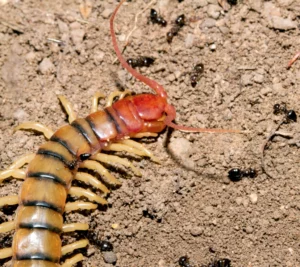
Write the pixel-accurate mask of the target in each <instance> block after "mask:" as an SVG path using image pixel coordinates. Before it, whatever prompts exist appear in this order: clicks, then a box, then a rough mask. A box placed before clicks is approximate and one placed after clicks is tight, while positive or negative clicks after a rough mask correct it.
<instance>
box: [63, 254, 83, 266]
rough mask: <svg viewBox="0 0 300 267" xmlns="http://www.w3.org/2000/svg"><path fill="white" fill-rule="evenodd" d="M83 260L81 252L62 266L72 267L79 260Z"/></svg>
mask: <svg viewBox="0 0 300 267" xmlns="http://www.w3.org/2000/svg"><path fill="white" fill-rule="evenodd" d="M80 261H83V255H82V254H81V253H78V254H76V255H75V256H73V257H72V258H70V259H67V260H66V261H65V263H64V264H62V265H61V267H72V266H74V265H75V264H76V263H77V262H80Z"/></svg>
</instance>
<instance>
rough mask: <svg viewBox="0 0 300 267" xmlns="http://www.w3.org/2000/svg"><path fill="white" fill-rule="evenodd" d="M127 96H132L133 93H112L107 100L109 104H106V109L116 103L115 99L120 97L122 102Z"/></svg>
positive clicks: (127, 91)
mask: <svg viewBox="0 0 300 267" xmlns="http://www.w3.org/2000/svg"><path fill="white" fill-rule="evenodd" d="M126 95H131V91H130V90H125V91H124V92H121V91H114V92H112V93H111V94H110V95H109V96H108V98H107V103H106V106H105V107H110V106H111V105H112V103H113V102H114V98H115V97H119V100H120V99H122V98H124V97H125V96H126Z"/></svg>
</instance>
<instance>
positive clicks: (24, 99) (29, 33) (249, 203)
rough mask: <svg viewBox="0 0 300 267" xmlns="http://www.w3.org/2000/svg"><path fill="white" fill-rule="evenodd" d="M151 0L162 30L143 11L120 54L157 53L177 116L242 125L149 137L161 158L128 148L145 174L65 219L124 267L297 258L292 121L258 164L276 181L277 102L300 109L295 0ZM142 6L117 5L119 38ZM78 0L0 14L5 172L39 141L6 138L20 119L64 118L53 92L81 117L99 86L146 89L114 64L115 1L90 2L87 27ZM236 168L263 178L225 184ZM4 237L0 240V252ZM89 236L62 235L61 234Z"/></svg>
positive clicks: (93, 249)
mask: <svg viewBox="0 0 300 267" xmlns="http://www.w3.org/2000/svg"><path fill="white" fill-rule="evenodd" d="M2 2H5V1H1V3H2ZM152 2H153V3H152V4H151V5H150V7H151V8H155V9H156V10H158V11H159V13H160V14H161V15H162V16H163V17H164V18H165V19H166V20H167V21H168V26H167V27H166V28H163V27H161V26H160V25H157V24H155V25H154V24H152V23H149V13H150V9H149V8H150V7H149V8H148V9H147V10H146V11H145V12H144V13H143V14H141V16H140V17H139V18H138V22H137V28H136V30H135V31H134V32H133V34H132V35H131V36H130V39H129V40H130V45H129V46H128V47H127V49H126V51H125V53H124V55H125V57H127V58H129V57H131V58H133V57H137V56H151V57H154V58H155V62H154V64H153V65H152V66H150V67H148V68H146V67H143V68H141V69H140V71H141V72H142V73H143V74H145V75H147V76H149V77H151V78H153V79H155V80H157V81H158V82H160V83H161V84H163V85H164V86H165V88H166V90H167V92H168V94H169V100H170V102H171V103H172V104H173V105H174V106H175V107H176V110H177V112H178V114H177V123H178V124H184V125H190V126H195V127H206V128H224V129H237V130H242V131H245V132H244V133H242V134H232V133H231V134H228V133H226V134H205V133H200V134H199V133H198V134H197V133H182V132H179V131H173V132H165V133H162V134H161V135H160V136H159V137H158V138H157V139H145V140H144V141H143V143H144V145H145V146H146V147H147V148H149V149H150V150H151V151H153V153H154V154H155V155H156V156H157V157H158V158H159V159H160V160H161V164H156V163H154V162H152V161H150V160H149V159H147V158H139V157H132V156H131V155H123V156H124V157H127V158H129V159H130V160H132V162H133V164H134V165H135V166H137V167H139V168H140V169H141V171H142V173H143V175H142V177H135V176H134V175H133V174H132V172H130V171H129V170H125V169H123V168H114V169H112V173H114V174H115V175H116V176H118V177H120V179H121V180H122V182H123V185H122V186H121V187H120V188H118V189H117V190H114V191H112V193H111V195H110V196H109V197H108V201H109V203H110V205H109V207H108V208H107V210H103V209H101V208H99V209H98V210H95V211H93V212H90V213H84V212H77V213H71V214H67V215H66V216H65V219H66V221H67V222H71V221H83V222H88V223H89V224H90V225H91V227H92V229H93V232H94V233H95V236H94V238H95V237H96V238H99V239H102V240H109V241H110V242H111V243H112V244H113V246H114V250H113V252H114V253H115V255H116V256H117V263H116V265H115V266H120V267H135V266H137V267H142V266H143V267H154V266H159V267H173V266H179V265H178V259H179V257H181V256H185V255H186V256H188V257H189V259H190V264H191V266H202V265H204V264H208V263H209V262H211V261H213V260H214V259H218V258H225V257H226V258H229V259H231V261H232V266H234V267H235V266H241V267H243V266H248V267H251V266H252V267H258V266H259V267H264V266H266V267H267V266H272V267H274V266H300V234H299V233H300V212H299V210H300V185H299V181H300V175H299V173H300V168H299V154H300V150H299V140H300V135H299V132H300V127H299V123H289V124H283V125H282V126H281V127H280V129H279V131H280V132H281V134H282V135H281V136H275V137H274V138H273V139H272V142H269V145H268V149H267V150H266V151H265V164H266V170H267V171H268V173H269V174H270V175H271V176H272V178H271V177H269V176H267V175H266V174H265V173H264V172H262V170H261V154H262V149H261V147H262V145H263V144H264V142H265V140H266V138H267V136H268V135H269V134H270V133H271V132H272V130H273V129H275V128H276V125H278V123H279V122H280V120H281V119H282V118H283V117H284V115H283V114H281V115H274V114H273V105H274V104H275V103H282V102H285V103H286V105H287V107H288V109H293V110H295V111H296V113H298V112H299V110H300V106H299V87H300V62H298V61H296V62H295V64H294V65H293V66H292V67H291V68H290V69H289V70H287V69H286V66H287V63H288V61H289V60H290V59H291V58H292V57H293V56H294V55H295V53H296V52H297V51H299V50H300V37H299V25H300V24H299V23H300V17H299V14H300V4H299V1H298V0H272V1H262V0H243V1H242V0H241V1H238V4H237V5H235V6H231V7H230V6H229V9H228V10H227V11H225V10H224V9H223V8H222V7H221V6H219V5H218V2H217V0H184V1H183V2H181V3H178V1H175V0H162V1H159V0H158V1H152ZM148 3H149V1H141V0H137V1H132V2H128V3H126V4H124V6H123V7H122V8H121V10H120V13H119V14H118V16H117V20H116V32H117V37H118V40H119V44H120V45H121V46H123V45H124V41H125V38H126V36H127V35H128V33H129V32H130V31H131V29H132V28H133V26H134V17H135V15H136V14H137V13H138V12H139V11H141V10H142V9H143V8H145V7H146V6H147V4H148ZM80 4H81V1H71V0H65V1H57V0H54V1H33V0H29V1H17V0H12V1H9V2H8V3H6V4H5V5H3V6H1V8H0V47H1V48H0V49H1V50H0V51H1V52H0V69H1V72H0V92H1V94H0V103H1V109H0V151H1V153H0V169H5V168H6V167H8V166H9V165H10V164H11V163H12V162H13V161H14V160H15V159H17V158H19V157H20V156H22V155H24V154H26V153H30V152H34V151H36V150H37V148H38V147H39V145H40V144H41V143H42V142H44V138H43V137H42V136H41V135H38V134H35V133H32V132H30V131H22V132H16V133H14V132H13V129H14V127H15V126H16V125H18V124H20V123H21V122H24V121H39V122H41V123H43V124H45V125H48V126H49V127H51V128H52V129H57V128H59V127H60V126H62V125H64V124H66V123H67V120H66V114H65V113H64V112H63V111H62V109H61V106H60V104H59V101H58V99H57V95H58V94H63V95H65V96H66V97H67V98H68V99H69V100H70V101H71V102H72V103H74V109H75V110H76V112H78V113H79V114H80V116H85V115H87V114H88V113H89V109H90V104H91V103H90V102H91V101H90V100H91V97H92V96H93V95H94V93H95V92H97V91H101V92H103V93H105V95H108V94H109V93H111V92H113V91H115V90H116V89H117V88H118V87H120V86H121V87H124V88H129V89H130V90H132V91H133V92H135V93H141V92H150V89H149V88H147V87H145V86H143V85H142V84H141V83H140V82H137V81H136V80H135V79H133V78H132V77H131V76H130V75H129V74H128V73H127V72H126V71H124V70H123V69H122V67H121V66H120V65H119V64H118V63H114V61H115V54H114V51H113V49H112V44H111V39H110V33H109V16H110V15H111V12H112V11H113V9H114V8H115V6H116V4H117V2H116V1H114V0H108V1H94V2H93V1H92V2H91V4H92V11H91V14H90V15H89V16H88V17H87V18H86V21H87V22H85V21H83V20H82V17H81V14H80ZM181 14H184V15H185V16H186V18H187V25H185V26H184V27H182V29H181V30H180V32H179V34H178V35H177V36H175V37H174V39H173V42H172V43H171V44H168V43H167V42H166V33H167V32H168V31H169V30H170V28H171V27H172V21H174V20H175V19H176V18H177V16H179V15H181ZM47 38H54V39H57V40H61V41H63V43H62V44H58V43H56V42H53V41H49V40H47ZM198 63H203V64H204V69H205V70H204V73H203V74H202V77H201V79H200V81H199V83H198V85H197V86H196V87H195V88H193V87H192V86H191V84H190V73H191V72H192V70H193V66H194V65H195V64H198ZM104 103H105V102H104V101H101V105H103V104H104ZM233 167H239V168H241V169H245V168H248V167H252V168H255V169H257V170H258V177H256V178H255V179H243V180H241V181H240V182H236V183H233V182H231V181H230V180H229V179H228V178H227V172H228V170H229V169H231V168H233ZM126 178H128V179H126ZM20 185H21V182H20V181H16V180H10V181H7V182H5V183H3V184H2V185H1V188H0V193H1V196H4V195H7V193H8V192H10V193H11V194H17V192H18V190H19V187H20ZM90 189H91V190H92V188H90ZM13 217H14V213H13V212H11V211H10V210H2V211H1V212H0V218H1V220H2V221H9V220H12V219H13ZM113 224H117V225H118V227H117V228H115V229H113V228H112V225H113ZM11 235H12V233H9V234H7V235H2V236H1V239H3V240H4V241H5V242H4V244H3V245H4V246H9V245H10V237H11ZM84 235H85V234H84V233H81V234H79V233H74V234H71V235H64V236H63V242H64V244H66V243H69V242H71V241H75V240H78V239H79V238H81V237H82V236H84ZM210 248H211V249H210ZM212 250H214V251H215V253H212V252H211V251H212ZM81 252H82V253H84V255H85V260H84V261H83V262H82V265H78V266H105V267H109V266H111V264H109V263H105V262H104V259H103V257H104V256H105V255H103V253H102V252H101V251H100V249H99V247H97V246H96V245H94V244H91V245H90V246H89V248H88V249H84V250H82V251H81ZM106 257H108V256H107V255H106ZM2 263H3V266H9V261H7V260H6V261H4V262H2Z"/></svg>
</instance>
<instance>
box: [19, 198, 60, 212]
mask: <svg viewBox="0 0 300 267" xmlns="http://www.w3.org/2000/svg"><path fill="white" fill-rule="evenodd" d="M22 204H23V205H24V206H26V207H27V206H38V207H44V208H48V209H51V210H54V211H56V212H58V213H60V214H62V213H63V210H62V209H61V208H59V207H57V206H56V205H53V204H51V203H48V202H46V201H38V200H27V201H26V200H25V201H24V200H23V201H22Z"/></svg>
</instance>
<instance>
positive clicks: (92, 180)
mask: <svg viewBox="0 0 300 267" xmlns="http://www.w3.org/2000/svg"><path fill="white" fill-rule="evenodd" d="M75 179H76V180H78V181H81V182H84V183H86V184H90V185H92V186H94V187H95V188H98V189H99V190H101V191H102V192H103V194H104V196H106V195H107V194H108V193H109V192H110V190H109V189H108V188H107V187H106V186H105V185H104V184H103V183H101V182H100V181H99V180H98V179H97V178H96V177H94V176H92V175H90V174H89V173H85V172H77V173H76V175H75Z"/></svg>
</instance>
